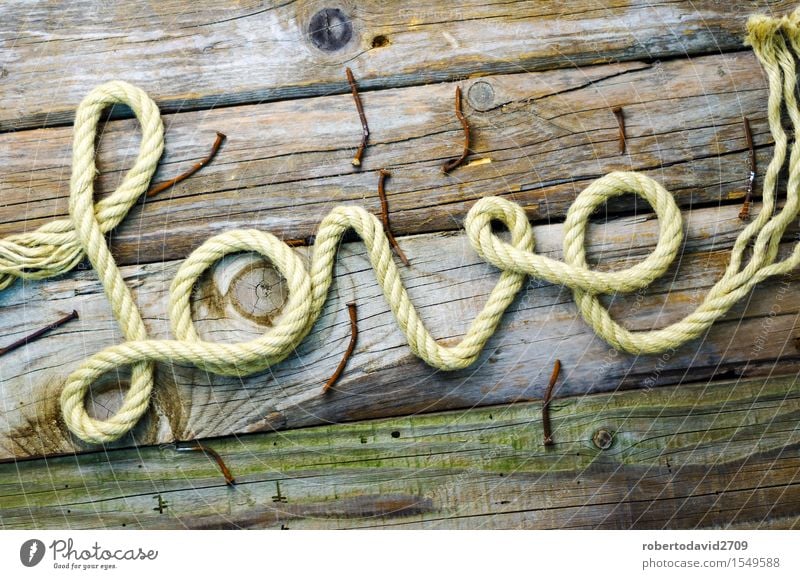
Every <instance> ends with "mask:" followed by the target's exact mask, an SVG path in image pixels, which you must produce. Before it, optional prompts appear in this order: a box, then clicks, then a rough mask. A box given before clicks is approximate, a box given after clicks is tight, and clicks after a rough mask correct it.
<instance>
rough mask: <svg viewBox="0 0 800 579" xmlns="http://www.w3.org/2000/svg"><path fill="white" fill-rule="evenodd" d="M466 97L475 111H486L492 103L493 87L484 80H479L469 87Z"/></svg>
mask: <svg viewBox="0 0 800 579" xmlns="http://www.w3.org/2000/svg"><path fill="white" fill-rule="evenodd" d="M467 99H468V100H469V104H470V106H471V107H472V108H473V109H475V110H476V111H481V112H483V111H488V110H489V109H490V108H492V105H493V104H494V88H493V87H492V85H491V84H489V83H488V82H486V81H485V80H479V81H478V82H476V83H473V84H472V86H471V87H469V91H467Z"/></svg>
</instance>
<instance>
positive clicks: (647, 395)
mask: <svg viewBox="0 0 800 579" xmlns="http://www.w3.org/2000/svg"><path fill="white" fill-rule="evenodd" d="M798 413H800V386H799V385H798V376H796V375H795V376H792V377H786V378H780V379H778V378H772V379H762V380H749V381H745V380H737V381H732V382H731V381H727V382H713V383H699V384H695V385H691V386H681V387H669V388H660V389H655V390H650V391H635V392H616V393H612V394H604V395H594V396H575V397H571V398H566V399H558V400H556V401H555V402H554V403H553V406H552V417H553V423H554V429H555V430H554V435H555V439H556V445H555V446H553V447H549V448H548V447H544V446H543V444H542V440H543V436H542V425H541V420H540V416H541V414H540V404H538V403H522V404H514V405H510V406H503V407H490V408H482V409H471V410H467V411H465V412H447V413H439V414H429V415H413V416H408V417H403V418H398V419H392V420H382V421H368V422H362V423H354V424H347V425H335V426H321V427H317V428H312V429H302V430H296V431H294V430H293V431H287V432H280V433H271V434H260V435H252V436H246V437H238V438H232V437H231V438H226V439H221V440H215V441H211V442H209V446H210V447H212V448H214V449H215V450H216V451H217V452H219V453H220V454H221V455H222V457H223V459H224V461H225V462H226V464H227V465H228V467H229V468H230V469H231V470H232V472H233V474H234V475H235V477H236V480H237V481H238V484H237V485H236V486H235V487H227V486H226V485H225V483H224V480H223V479H222V476H221V475H220V472H219V469H218V468H217V465H216V464H215V463H214V461H213V460H211V459H210V458H208V457H207V456H205V455H203V454H201V453H177V452H175V450H174V448H172V447H168V446H165V447H160V448H159V447H148V448H137V449H129V450H112V451H108V452H102V453H91V454H85V455H80V456H76V457H62V458H55V459H50V460H47V461H43V460H38V461H27V462H18V463H6V464H2V465H0V505H2V506H0V526H2V527H4V528H14V529H21V528H64V527H67V528H71V529H81V528H112V529H113V528H121V527H126V528H272V529H279V528H288V529H301V528H353V527H370V528H374V527H391V528H419V527H424V528H469V529H484V528H534V529H552V528H571V529H575V528H579V529H580V528H605V529H662V528H678V529H686V528H706V527H712V528H725V527H727V526H729V525H735V526H736V527H737V528H747V529H754V528H760V527H767V528H787V527H791V526H792V525H795V522H794V521H796V520H797V517H798V515H800V452H798V448H800V431H798V429H797V416H798ZM601 431H605V432H607V433H608V434H609V435H610V436H611V444H610V446H609V447H608V448H606V449H605V450H603V449H601V448H599V447H598V446H597V445H596V444H595V442H593V441H594V440H598V439H599V438H598V433H600V432H601Z"/></svg>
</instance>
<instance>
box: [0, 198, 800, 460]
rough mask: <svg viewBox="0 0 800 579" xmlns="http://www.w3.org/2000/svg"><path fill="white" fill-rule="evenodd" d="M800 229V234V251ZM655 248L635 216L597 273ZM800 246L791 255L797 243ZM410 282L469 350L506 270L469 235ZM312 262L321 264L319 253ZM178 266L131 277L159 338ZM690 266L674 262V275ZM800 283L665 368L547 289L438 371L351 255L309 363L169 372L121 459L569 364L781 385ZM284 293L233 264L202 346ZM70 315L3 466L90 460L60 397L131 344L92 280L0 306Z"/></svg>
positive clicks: (750, 308) (14, 406)
mask: <svg viewBox="0 0 800 579" xmlns="http://www.w3.org/2000/svg"><path fill="white" fill-rule="evenodd" d="M737 214H738V207H736V206H723V207H721V208H706V209H699V210H694V211H691V212H689V213H688V214H687V216H686V223H687V225H686V228H687V230H688V233H687V239H688V240H687V242H686V246H685V249H684V253H683V255H682V257H681V263H680V266H679V267H678V268H677V269H676V268H675V267H673V268H671V269H670V271H668V272H667V273H666V275H665V276H664V277H663V278H661V279H660V280H658V281H657V282H656V283H654V284H653V285H652V286H651V288H649V289H648V290H647V291H644V292H640V293H637V294H634V295H632V296H620V297H619V299H617V300H615V303H614V304H613V307H612V311H613V313H614V315H615V316H616V317H620V318H621V319H623V320H624V321H625V323H626V325H628V326H629V327H631V328H635V329H648V328H652V327H658V326H662V325H666V324H667V323H669V322H673V321H676V320H677V319H678V318H679V317H680V316H682V315H685V314H687V313H688V312H689V311H691V310H692V309H693V308H694V307H696V305H697V304H699V302H700V301H701V300H702V298H703V297H704V295H705V294H706V293H707V292H708V289H709V288H710V287H711V285H713V283H714V282H715V281H716V280H717V279H718V278H719V277H720V275H721V273H722V271H723V269H724V267H725V264H726V263H727V260H728V254H729V250H730V246H731V245H732V243H733V240H734V239H735V237H736V236H737V235H738V233H739V232H740V231H741V228H742V222H741V221H740V220H739V219H738V217H737ZM796 235H797V230H796V229H795V230H793V231H792V232H791V237H796ZM657 236H658V226H657V222H656V221H655V220H654V219H652V216H648V215H640V216H637V217H621V218H617V219H612V220H610V221H609V222H608V223H607V224H605V225H596V226H593V227H592V228H591V235H590V242H589V255H590V258H591V259H593V260H595V261H598V262H599V264H600V265H599V267H603V268H613V269H619V268H622V267H626V266H630V265H631V264H633V263H635V262H637V261H641V260H642V259H643V258H644V256H645V255H646V254H647V253H649V252H651V251H652V250H653V248H654V246H655V242H656V240H657ZM535 237H536V241H537V247H538V251H540V252H543V253H545V254H547V255H551V256H553V257H556V258H559V257H560V256H561V252H560V246H561V243H562V240H563V225H562V224H551V225H542V226H538V227H536V228H535ZM791 241H792V240H791V239H787V244H786V245H787V246H790V245H791ZM401 243H402V246H403V249H404V251H405V252H406V253H407V254H408V256H409V258H410V259H411V260H412V264H413V266H412V267H410V268H407V269H404V270H403V277H404V279H405V281H406V285H407V286H408V287H409V292H410V295H411V298H412V300H413V301H414V302H415V303H416V304H417V306H418V307H419V308H420V311H421V315H422V318H423V319H424V320H425V322H426V324H427V325H428V326H429V328H430V329H431V331H432V333H433V335H434V336H436V337H438V338H441V339H443V340H445V341H454V340H456V339H458V337H459V336H460V335H463V333H464V332H465V331H466V328H467V326H468V324H469V322H470V321H471V320H472V319H473V318H474V316H475V315H476V314H477V312H478V310H479V309H480V308H481V307H482V306H483V304H484V302H485V300H486V297H487V295H488V293H489V291H490V290H491V288H492V286H493V284H494V283H495V280H496V279H497V272H496V270H495V269H494V268H493V266H491V265H488V264H486V263H485V262H483V261H482V260H481V259H480V258H479V257H478V256H477V255H476V254H475V253H474V251H473V250H472V249H471V247H470V246H469V243H468V241H467V239H466V236H465V235H464V234H463V233H449V234H425V235H420V236H412V237H406V238H403V239H402V240H401ZM302 251H304V252H307V251H308V249H307V248H303V249H302ZM179 263H180V262H165V263H163V264H155V265H143V266H126V267H124V268H123V274H124V276H125V278H126V280H127V281H128V283H129V285H130V286H131V287H132V288H133V291H134V295H135V296H136V299H137V301H138V302H139V304H140V306H141V309H142V311H143V317H144V319H145V323H146V325H147V327H148V329H149V332H150V335H151V336H152V337H154V338H155V337H169V335H170V334H169V329H168V323H167V320H166V307H167V302H168V289H169V284H170V282H171V279H172V277H173V275H174V273H175V271H176V269H177V267H178V265H179ZM676 266H677V264H676ZM798 275H800V273H798V272H794V273H792V274H791V275H787V276H784V277H782V278H779V279H773V280H770V281H768V282H765V283H764V284H762V285H761V286H759V287H758V288H757V289H756V290H755V291H754V292H753V294H752V295H751V296H750V297H749V298H748V299H746V300H744V301H743V302H742V303H740V304H739V305H737V306H736V307H734V308H733V309H732V310H731V312H730V313H729V314H728V315H727V316H726V317H725V318H724V319H723V320H721V321H719V322H718V323H717V324H716V325H715V326H714V327H713V328H712V329H711V330H710V332H709V333H708V334H707V336H706V337H705V338H704V339H699V340H695V341H694V342H691V343H689V344H687V345H685V346H684V347H682V348H680V349H678V350H676V351H675V352H670V353H667V354H666V355H665V356H662V357H658V356H642V357H637V356H630V355H625V354H620V353H617V352H616V351H614V350H613V349H611V348H610V347H609V346H608V345H606V344H605V343H604V342H602V341H601V340H600V339H599V338H597V337H596V336H595V334H594V332H593V331H592V330H591V329H590V328H589V327H588V326H587V325H586V324H585V323H584V322H583V321H582V320H581V319H580V317H579V315H578V314H577V311H576V308H575V306H574V304H573V303H572V300H571V297H570V293H569V291H567V290H565V289H563V288H562V287H558V286H552V285H549V284H543V283H541V282H538V281H536V280H532V281H531V282H530V283H529V284H528V288H527V289H526V291H525V292H524V293H523V294H522V295H521V296H520V298H519V299H518V300H517V301H516V302H515V303H514V304H513V305H512V307H511V308H510V309H509V312H508V313H507V317H506V318H505V320H504V323H503V324H502V326H501V328H500V329H499V331H498V333H497V334H496V336H495V337H494V338H493V339H492V340H491V341H490V342H489V344H488V345H487V348H486V350H485V352H484V355H483V356H482V357H481V359H480V360H479V361H478V362H477V363H476V364H475V365H474V366H472V367H470V368H468V369H466V370H464V371H457V372H449V373H447V372H435V371H434V370H433V369H431V368H430V367H428V366H427V365H425V364H424V363H423V362H422V361H421V360H419V359H417V358H416V357H414V356H413V355H412V354H411V353H410V351H409V349H408V346H407V344H406V342H405V338H404V336H403V335H402V333H401V332H400V330H399V329H398V327H397V325H396V322H395V320H394V318H393V316H392V315H391V312H390V310H389V308H388V306H387V304H386V302H385V300H384V298H383V295H382V292H381V290H380V288H379V286H378V285H377V283H376V281H375V279H374V275H373V271H372V269H371V266H370V265H369V261H368V259H367V256H366V255H365V249H364V246H363V245H362V244H360V243H358V242H353V243H347V244H344V245H343V246H342V248H341V250H340V253H339V261H338V263H337V266H336V281H335V284H334V287H333V288H332V290H331V292H330V296H329V300H328V303H327V305H326V307H325V310H324V312H323V315H322V317H321V319H320V320H319V322H318V323H317V325H316V326H315V328H314V330H313V331H312V333H311V335H310V336H309V337H307V338H306V340H305V341H304V342H303V343H302V344H301V346H300V347H299V348H298V350H297V352H296V354H295V355H292V356H291V357H290V358H288V359H287V360H285V361H284V362H282V363H281V364H279V365H278V366H276V367H274V368H272V369H271V370H270V371H268V372H266V373H263V374H258V375H255V376H252V377H249V378H245V379H237V378H226V377H219V376H210V375H208V374H207V373H205V372H202V371H199V370H196V369H194V368H186V367H179V366H175V367H169V366H168V365H162V366H160V367H159V370H158V372H157V386H156V391H157V395H156V398H155V403H154V405H153V407H152V409H151V411H150V413H149V414H148V417H147V419H145V420H143V421H142V422H141V423H140V425H139V426H138V427H137V428H136V430H135V431H134V433H135V438H134V439H131V438H130V437H129V438H126V439H124V440H123V441H122V442H121V443H120V444H123V445H125V444H131V442H132V441H133V440H135V441H136V442H137V443H139V444H152V443H157V442H169V441H173V440H175V439H178V440H185V439H190V438H195V437H210V436H221V435H226V434H233V433H246V432H253V431H258V430H268V431H269V430H272V429H276V428H277V429H283V428H295V427H300V426H311V425H316V424H325V423H328V422H341V421H352V420H359V419H366V418H375V417H382V416H397V415H405V414H412V413H418V412H428V411H432V410H437V409H453V408H471V407H473V406H480V405H487V404H499V403H510V402H515V401H519V400H526V399H534V398H540V397H541V395H542V392H543V389H544V386H545V384H546V382H547V377H548V376H549V374H550V370H551V368H552V365H553V362H554V359H555V358H560V359H561V361H562V362H563V366H564V374H563V376H564V378H563V383H562V385H561V387H560V392H561V393H562V394H563V395H566V394H584V393H590V392H597V391H612V390H616V389H619V388H623V389H624V388H641V387H649V386H661V385H668V384H679V383H682V382H686V381H696V380H702V379H707V378H711V377H715V376H728V377H730V376H769V375H779V374H786V373H794V372H797V371H798V369H800V363H799V362H800V340H798V336H797V332H796V327H797V321H798V315H800V292H797V291H796V289H795V286H796V283H797V281H798ZM284 291H285V288H284V287H283V286H282V283H281V281H280V279H279V278H278V277H277V275H276V273H275V270H274V269H272V267H271V266H269V265H268V264H267V263H266V262H265V261H263V260H262V259H261V258H256V257H253V256H251V255H241V256H236V257H232V258H228V259H227V260H226V261H225V262H224V263H222V264H220V265H219V266H217V268H216V269H215V270H214V271H213V275H209V276H207V277H206V278H205V280H204V281H203V283H202V284H201V285H200V286H199V288H198V290H197V296H196V301H195V307H194V317H195V319H196V320H197V326H198V328H199V331H200V333H201V335H202V336H204V337H205V338H206V339H209V340H214V341H220V342H235V341H243V340H246V339H251V338H253V337H255V336H256V335H257V334H259V333H261V332H263V331H264V329H265V327H266V325H267V324H269V323H271V320H272V318H274V316H275V315H277V314H278V313H279V312H280V307H281V305H282V303H283V299H284V298H285V293H284ZM353 299H355V300H356V301H357V302H358V306H359V310H358V311H359V330H360V338H359V343H358V347H357V349H356V352H355V355H354V356H353V357H352V358H351V360H350V362H349V364H348V368H347V371H346V372H345V374H344V376H343V377H342V378H341V379H340V381H339V382H338V384H337V386H336V388H335V391H333V392H329V393H328V394H323V393H322V385H323V384H324V383H325V381H326V380H327V378H328V377H329V376H330V375H331V374H332V372H333V370H334V368H335V367H336V365H337V364H338V362H339V360H340V358H341V355H342V352H343V351H344V348H345V346H346V343H347V340H348V335H349V321H348V317H347V312H346V307H345V303H346V302H349V301H351V300H353ZM73 308H75V309H77V310H78V311H79V312H80V315H81V319H80V320H79V321H76V322H72V323H71V324H70V325H68V326H65V327H63V328H62V329H59V330H58V331H55V332H53V333H51V334H50V335H49V336H47V337H46V338H44V339H41V340H38V341H37V342H36V343H35V344H31V345H29V346H28V347H25V348H22V349H20V350H17V351H16V352H13V353H11V354H8V355H6V356H4V357H3V360H2V366H0V395H1V396H2V405H3V408H4V409H5V411H4V412H3V413H2V415H0V457H6V458H8V457H14V456H16V457H25V456H40V455H42V454H54V453H62V452H72V451H74V450H86V449H87V448H88V447H86V446H85V445H83V444H81V443H80V442H79V441H78V442H75V441H72V440H71V439H70V437H69V434H68V432H67V431H66V430H65V428H64V425H63V423H62V422H61V418H60V412H59V406H58V395H59V393H60V391H61V388H62V385H63V382H64V380H65V379H66V377H67V375H68V373H69V372H70V371H71V370H72V369H73V368H75V367H76V366H77V365H78V364H79V363H80V362H81V361H82V360H83V359H84V358H85V357H87V356H89V355H91V354H93V353H95V352H97V351H99V350H101V349H102V348H104V347H105V346H107V345H108V344H110V343H115V342H118V341H121V336H120V334H119V331H118V330H117V326H116V323H115V321H114V320H113V318H112V316H111V311H110V307H109V304H108V302H107V300H106V298H105V295H104V293H103V290H102V287H101V286H100V284H99V283H98V281H97V279H96V275H95V273H94V272H93V271H87V272H80V273H77V274H74V275H71V276H68V277H65V278H63V279H56V280H48V281H46V282H44V283H28V284H16V285H15V286H13V287H11V288H10V289H9V290H6V291H5V292H3V293H2V294H0V311H2V312H3V315H4V320H5V323H4V324H3V326H2V327H1V328H0V340H2V342H0V343H4V342H11V341H12V340H14V339H16V338H19V337H22V336H24V335H25V334H26V333H29V332H30V331H31V329H33V328H37V327H39V326H42V325H45V324H46V322H47V321H48V320H52V319H57V318H58V317H59V316H60V315H61V314H63V312H65V311H71V310H72V309H73ZM126 376H127V372H123V373H121V374H120V375H115V374H112V375H109V376H108V377H107V379H106V380H104V381H103V383H102V384H100V385H98V387H97V389H96V392H95V398H94V399H95V404H96V407H95V412H96V413H97V414H98V415H100V416H106V415H107V414H108V408H113V407H115V406H116V405H118V402H119V396H120V388H124V387H125V385H126Z"/></svg>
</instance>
